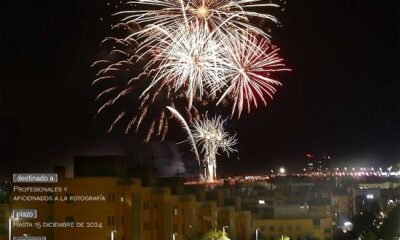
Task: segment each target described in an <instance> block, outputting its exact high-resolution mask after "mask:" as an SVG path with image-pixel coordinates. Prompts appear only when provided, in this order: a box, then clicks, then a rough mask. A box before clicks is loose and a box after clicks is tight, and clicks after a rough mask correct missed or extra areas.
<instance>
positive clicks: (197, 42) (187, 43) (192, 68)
mask: <svg viewBox="0 0 400 240" xmlns="http://www.w3.org/2000/svg"><path fill="white" fill-rule="evenodd" d="M158 30H159V31H160V33H158V34H156V35H154V36H153V37H152V38H154V39H155V41H157V45H156V46H154V47H151V49H150V50H149V52H150V54H151V55H152V59H151V60H150V61H149V63H148V64H147V65H146V69H147V70H148V71H154V72H155V74H154V77H153V80H152V82H151V84H150V85H149V87H148V88H147V89H146V90H145V91H144V92H143V95H144V94H146V92H147V91H149V90H150V89H151V88H153V86H154V85H156V84H159V83H160V82H162V84H165V85H169V86H171V87H172V89H174V90H175V91H177V90H181V89H184V90H185V92H186V96H187V98H188V99H189V108H191V104H192V102H193V99H194V98H198V99H202V97H203V95H204V94H206V95H207V97H215V93H216V92H217V91H218V90H219V89H221V88H223V87H224V86H225V84H226V81H225V76H224V72H225V69H224V66H223V65H222V63H223V61H224V59H223V56H222V55H221V49H222V48H224V44H225V39H226V38H220V37H218V38H217V37H215V36H214V35H213V34H210V33H208V32H206V31H205V30H204V29H203V28H201V27H200V26H199V25H198V24H196V25H195V26H192V27H190V28H189V29H188V28H187V27H186V26H185V25H184V24H180V27H179V29H178V30H176V31H169V29H162V28H159V29H158Z"/></svg>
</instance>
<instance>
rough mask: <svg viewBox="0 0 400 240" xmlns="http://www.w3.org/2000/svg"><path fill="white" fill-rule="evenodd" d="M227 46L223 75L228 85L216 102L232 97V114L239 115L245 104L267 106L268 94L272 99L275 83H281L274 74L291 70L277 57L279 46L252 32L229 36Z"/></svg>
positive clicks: (247, 105) (224, 49) (248, 107)
mask: <svg viewBox="0 0 400 240" xmlns="http://www.w3.org/2000/svg"><path fill="white" fill-rule="evenodd" d="M225 46H226V47H225V48H223V49H222V51H224V52H225V56H224V58H223V60H224V63H225V65H224V70H225V72H224V77H225V81H226V85H227V86H228V87H227V88H226V89H225V90H224V92H223V94H222V95H221V96H220V99H219V101H218V102H217V105H218V104H219V103H220V102H221V101H222V100H223V99H224V98H231V99H232V101H233V107H232V115H233V114H234V113H235V111H236V110H237V114H238V117H240V115H241V113H242V110H243V108H244V107H245V106H246V107H247V110H248V112H250V110H251V105H252V104H253V105H254V106H255V107H257V106H258V105H259V103H258V102H259V101H261V102H262V103H263V104H264V105H267V101H266V97H269V98H271V99H272V98H273V94H274V93H275V92H276V86H280V85H281V83H280V82H279V81H277V80H274V79H272V78H271V76H270V74H271V73H273V72H280V71H290V69H289V68H286V67H285V64H284V63H283V59H282V58H280V57H279V56H278V51H279V49H278V48H275V49H274V46H271V45H270V43H269V42H268V41H267V40H266V39H263V38H261V39H259V38H257V37H256V36H255V35H254V34H251V33H249V32H246V34H244V35H239V36H236V37H230V38H229V43H227V44H226V45H225Z"/></svg>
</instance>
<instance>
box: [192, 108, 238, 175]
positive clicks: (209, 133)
mask: <svg viewBox="0 0 400 240" xmlns="http://www.w3.org/2000/svg"><path fill="white" fill-rule="evenodd" d="M224 123H225V120H224V119H223V118H222V117H221V116H217V117H213V118H211V119H209V118H208V117H207V115H206V117H205V118H204V119H202V120H195V121H194V122H193V124H192V136H193V139H194V141H195V142H196V145H197V146H198V147H200V148H201V153H203V155H204V160H203V164H204V166H205V173H204V175H205V178H206V180H207V181H209V182H212V181H215V180H216V178H217V159H216V156H217V155H218V154H219V151H222V152H225V153H226V154H228V155H229V153H231V152H235V151H236V150H235V149H234V146H235V145H236V144H237V139H236V135H233V136H231V135H229V133H228V132H226V131H225V130H224V127H223V125H224Z"/></svg>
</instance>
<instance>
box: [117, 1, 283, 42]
mask: <svg viewBox="0 0 400 240" xmlns="http://www.w3.org/2000/svg"><path fill="white" fill-rule="evenodd" d="M128 3H129V4H135V5H145V7H148V9H145V10H129V11H122V12H119V13H117V14H118V15H126V17H125V18H123V19H122V22H124V23H128V24H129V23H139V24H142V25H148V24H153V25H158V26H162V27H167V28H168V27H175V25H176V23H177V22H180V23H182V22H185V23H201V25H202V26H203V27H205V28H206V29H209V30H211V29H216V28H221V31H223V32H225V33H227V32H230V31H231V30H232V29H234V30H243V29H249V30H251V31H253V32H255V33H257V34H261V35H263V36H265V37H269V35H268V34H266V33H265V32H264V31H263V30H262V29H260V28H258V27H255V26H253V25H252V24H251V23H250V21H249V18H261V19H268V20H270V21H272V22H274V23H275V24H276V23H278V20H277V18H276V17H274V16H272V15H270V14H265V13H259V12H256V11H254V10H255V9H256V8H271V7H274V8H279V5H277V4H274V3H266V2H265V1H264V0H239V1H234V0H135V1H130V2H128ZM154 7H156V9H154Z"/></svg>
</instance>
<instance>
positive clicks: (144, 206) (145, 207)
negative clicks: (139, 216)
mask: <svg viewBox="0 0 400 240" xmlns="http://www.w3.org/2000/svg"><path fill="white" fill-rule="evenodd" d="M149 208H150V202H149V201H144V202H143V209H144V210H147V209H149Z"/></svg>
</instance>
